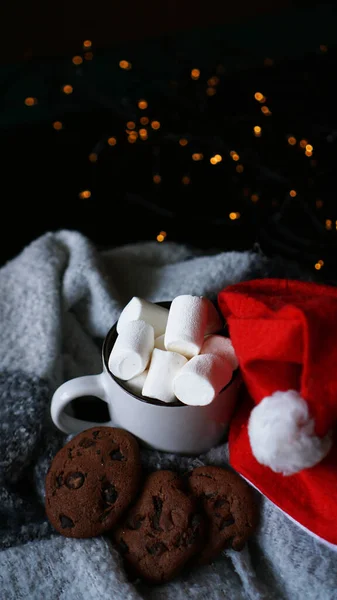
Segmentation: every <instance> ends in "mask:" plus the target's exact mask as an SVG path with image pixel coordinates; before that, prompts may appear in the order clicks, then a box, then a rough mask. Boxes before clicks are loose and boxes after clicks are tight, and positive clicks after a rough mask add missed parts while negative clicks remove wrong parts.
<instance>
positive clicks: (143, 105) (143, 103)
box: [138, 100, 148, 110]
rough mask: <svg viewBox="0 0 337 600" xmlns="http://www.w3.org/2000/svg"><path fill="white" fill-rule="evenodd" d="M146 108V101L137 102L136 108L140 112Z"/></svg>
mask: <svg viewBox="0 0 337 600" xmlns="http://www.w3.org/2000/svg"><path fill="white" fill-rule="evenodd" d="M147 107H148V103H147V102H146V100H139V102H138V108H140V109H141V110H145V108H147Z"/></svg>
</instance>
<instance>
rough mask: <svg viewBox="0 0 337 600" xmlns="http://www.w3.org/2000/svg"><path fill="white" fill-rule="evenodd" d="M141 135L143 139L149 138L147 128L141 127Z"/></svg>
mask: <svg viewBox="0 0 337 600" xmlns="http://www.w3.org/2000/svg"><path fill="white" fill-rule="evenodd" d="M139 137H140V139H141V140H147V137H148V135H147V130H146V129H140V130H139Z"/></svg>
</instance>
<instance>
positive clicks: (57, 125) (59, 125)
mask: <svg viewBox="0 0 337 600" xmlns="http://www.w3.org/2000/svg"><path fill="white" fill-rule="evenodd" d="M53 127H54V129H56V131H60V129H62V127H63V125H62V123H61V121H54V123H53Z"/></svg>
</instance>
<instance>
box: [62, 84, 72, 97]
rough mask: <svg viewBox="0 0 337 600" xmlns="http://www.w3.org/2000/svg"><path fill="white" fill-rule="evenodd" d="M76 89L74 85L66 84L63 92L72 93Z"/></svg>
mask: <svg viewBox="0 0 337 600" xmlns="http://www.w3.org/2000/svg"><path fill="white" fill-rule="evenodd" d="M73 91H74V88H73V86H72V85H64V86H63V88H62V92H64V93H65V94H68V95H69V94H72V93H73Z"/></svg>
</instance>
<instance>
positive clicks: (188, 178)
mask: <svg viewBox="0 0 337 600" xmlns="http://www.w3.org/2000/svg"><path fill="white" fill-rule="evenodd" d="M181 182H182V183H183V184H184V185H188V184H189V183H191V178H190V177H189V176H188V175H184V177H183V178H182V180H181Z"/></svg>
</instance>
